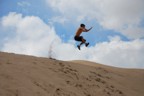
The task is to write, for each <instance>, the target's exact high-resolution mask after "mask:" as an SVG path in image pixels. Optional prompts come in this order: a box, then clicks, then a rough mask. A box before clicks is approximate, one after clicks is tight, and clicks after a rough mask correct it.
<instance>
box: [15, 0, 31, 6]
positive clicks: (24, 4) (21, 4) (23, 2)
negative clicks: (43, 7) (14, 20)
mask: <svg viewBox="0 0 144 96" xmlns="http://www.w3.org/2000/svg"><path fill="white" fill-rule="evenodd" d="M17 5H18V6H21V7H26V6H30V5H31V4H30V3H29V2H26V1H21V2H18V3H17Z"/></svg>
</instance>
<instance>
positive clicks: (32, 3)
mask: <svg viewBox="0 0 144 96" xmlns="http://www.w3.org/2000/svg"><path fill="white" fill-rule="evenodd" d="M132 1H133V2H132ZM132 1H131V0H86V1H85V2H84V1H83V0H1V1H0V39H1V40H0V50H1V51H5V52H13V53H19V54H27V55H34V56H42V57H48V56H51V57H53V58H56V59H60V60H89V61H93V62H97V63H102V64H106V65H111V66H117V67H128V68H144V65H143V62H144V56H143V54H144V39H143V38H144V12H143V9H144V1H143V0H132ZM129 2H131V3H129ZM81 23H84V24H85V25H86V27H87V28H90V27H93V29H92V30H91V31H90V32H88V33H83V34H82V35H83V36H84V37H85V39H87V41H88V42H90V46H89V47H88V48H85V46H83V47H82V48H81V49H82V50H81V51H79V50H77V48H76V45H77V44H79V43H78V42H75V41H74V40H73V37H74V34H75V31H76V30H77V28H78V27H79V25H80V24H81Z"/></svg>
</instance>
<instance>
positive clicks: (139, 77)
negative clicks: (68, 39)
mask: <svg viewBox="0 0 144 96" xmlns="http://www.w3.org/2000/svg"><path fill="white" fill-rule="evenodd" d="M143 89H144V70H143V69H122V68H115V67H110V66H105V65H102V64H97V63H93V62H88V61H60V60H53V59H48V58H41V57H34V56H26V55H18V54H13V53H4V52H0V96H143V94H144V91H143Z"/></svg>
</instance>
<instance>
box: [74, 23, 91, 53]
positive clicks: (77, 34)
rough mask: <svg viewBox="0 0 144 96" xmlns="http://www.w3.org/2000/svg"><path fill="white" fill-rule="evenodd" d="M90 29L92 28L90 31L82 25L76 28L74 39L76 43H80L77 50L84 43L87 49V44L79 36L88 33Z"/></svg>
mask: <svg viewBox="0 0 144 96" xmlns="http://www.w3.org/2000/svg"><path fill="white" fill-rule="evenodd" d="M91 29H92V27H91V28H90V29H86V28H85V25H84V24H80V27H79V28H78V30H77V31H76V34H75V37H74V39H75V40H76V41H80V42H81V43H80V44H79V45H77V47H78V49H79V50H80V46H81V45H82V44H84V43H85V46H86V47H87V46H88V45H89V43H86V40H85V39H84V38H83V36H80V35H81V33H82V32H88V31H90V30H91Z"/></svg>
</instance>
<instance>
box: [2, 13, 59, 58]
mask: <svg viewBox="0 0 144 96" xmlns="http://www.w3.org/2000/svg"><path fill="white" fill-rule="evenodd" d="M2 24H3V27H5V28H7V29H9V28H11V27H12V28H13V29H14V30H13V31H14V32H15V36H14V37H10V36H9V37H7V41H6V43H5V44H4V47H3V50H4V51H12V52H16V53H23V54H30V55H38V56H43V55H47V54H48V50H49V45H50V44H51V42H52V41H53V40H55V41H56V42H58V41H60V38H59V37H58V36H57V35H56V33H55V30H54V28H53V27H50V26H48V25H47V24H45V23H44V22H43V21H42V20H41V19H40V18H39V17H35V16H26V17H22V14H17V13H14V12H12V13H9V15H8V16H5V17H3V18H2Z"/></svg>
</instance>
